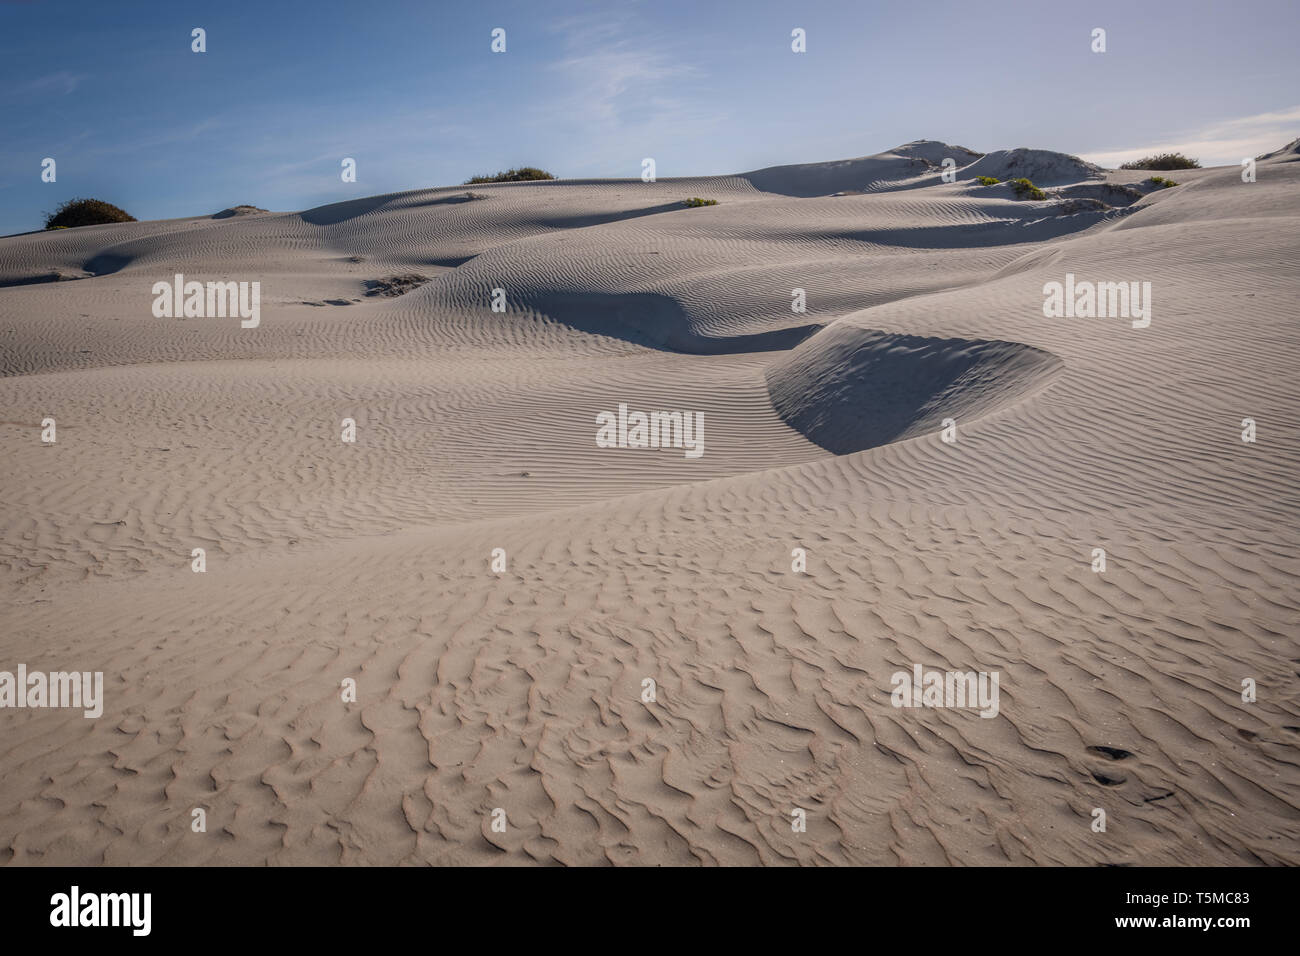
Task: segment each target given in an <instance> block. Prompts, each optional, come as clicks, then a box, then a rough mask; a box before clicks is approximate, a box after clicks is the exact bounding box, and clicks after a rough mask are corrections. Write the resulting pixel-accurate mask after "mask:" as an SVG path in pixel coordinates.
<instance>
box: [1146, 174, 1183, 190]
mask: <svg viewBox="0 0 1300 956" xmlns="http://www.w3.org/2000/svg"><path fill="white" fill-rule="evenodd" d="M1151 182H1153V183H1155V184H1156V185H1157V186H1159V187H1161V188H1162V189H1168V188H1169V187H1170V186H1177V185H1178V184H1177V183H1176V182H1174V181H1173V180H1172V179H1165V177H1163V176H1152V177H1151Z"/></svg>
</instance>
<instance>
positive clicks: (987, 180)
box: [975, 176, 1002, 186]
mask: <svg viewBox="0 0 1300 956" xmlns="http://www.w3.org/2000/svg"><path fill="white" fill-rule="evenodd" d="M975 182H977V183H979V184H980V185H981V186H996V185H997V184H998V183H1000V182H1002V180H1000V179H994V178H993V177H992V176H976V177H975Z"/></svg>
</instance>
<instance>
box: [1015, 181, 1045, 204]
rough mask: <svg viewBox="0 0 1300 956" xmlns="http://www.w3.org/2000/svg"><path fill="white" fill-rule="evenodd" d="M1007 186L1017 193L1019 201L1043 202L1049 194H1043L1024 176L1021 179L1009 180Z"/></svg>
mask: <svg viewBox="0 0 1300 956" xmlns="http://www.w3.org/2000/svg"><path fill="white" fill-rule="evenodd" d="M1007 185H1008V186H1010V187H1011V188H1012V189H1014V190H1015V191H1016V198H1017V199H1033V200H1036V201H1041V200H1043V199H1046V198H1047V193H1045V192H1043V191H1042V190H1041V189H1039V188H1038V187H1037V186H1035V185H1034V184H1033V183H1031V182H1030V181H1029V180H1028V179H1025V178H1024V177H1023V176H1021V177H1020V178H1019V179H1010V180H1008V181H1007Z"/></svg>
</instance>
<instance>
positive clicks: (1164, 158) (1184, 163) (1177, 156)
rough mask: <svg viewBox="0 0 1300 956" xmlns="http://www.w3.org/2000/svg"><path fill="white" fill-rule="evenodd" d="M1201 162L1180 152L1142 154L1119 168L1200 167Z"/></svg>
mask: <svg viewBox="0 0 1300 956" xmlns="http://www.w3.org/2000/svg"><path fill="white" fill-rule="evenodd" d="M1200 168H1201V164H1200V163H1198V162H1197V161H1196V160H1194V159H1189V158H1187V157H1186V156H1184V155H1183V154H1182V153H1160V154H1158V155H1156V156H1143V157H1142V158H1141V159H1135V160H1134V161H1133V162H1131V163H1125V164H1124V165H1122V166H1120V169H1200Z"/></svg>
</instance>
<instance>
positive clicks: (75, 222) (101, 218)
mask: <svg viewBox="0 0 1300 956" xmlns="http://www.w3.org/2000/svg"><path fill="white" fill-rule="evenodd" d="M135 221H136V218H135V216H132V215H131V214H130V213H128V212H126V211H125V210H122V209H118V208H117V207H116V206H114V205H113V204H112V203H108V202H104V201H103V200H102V199H69V200H68V201H67V202H65V203H62V204H61V205H60V206H59V208H58V209H56V210H54V212H51V213H46V214H45V228H46V229H58V228H60V227H64V228H66V227H70V226H98V225H101V224H103V223H106V222H135Z"/></svg>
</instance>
